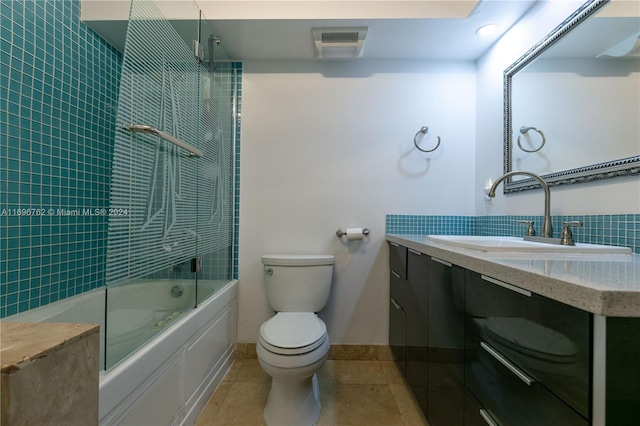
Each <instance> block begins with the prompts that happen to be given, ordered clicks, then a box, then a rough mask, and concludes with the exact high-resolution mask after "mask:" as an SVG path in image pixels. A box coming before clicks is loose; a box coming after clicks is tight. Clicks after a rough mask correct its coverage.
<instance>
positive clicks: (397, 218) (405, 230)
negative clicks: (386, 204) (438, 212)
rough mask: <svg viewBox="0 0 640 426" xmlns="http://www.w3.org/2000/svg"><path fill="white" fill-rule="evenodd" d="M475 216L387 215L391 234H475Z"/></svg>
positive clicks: (387, 226) (388, 230)
mask: <svg viewBox="0 0 640 426" xmlns="http://www.w3.org/2000/svg"><path fill="white" fill-rule="evenodd" d="M474 219H475V218H474V217H473V216H420V215H387V217H386V230H387V233H389V234H418V235H428V234H433V235H473V234H474Z"/></svg>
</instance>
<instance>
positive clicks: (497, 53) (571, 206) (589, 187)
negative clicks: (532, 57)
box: [474, 0, 640, 215]
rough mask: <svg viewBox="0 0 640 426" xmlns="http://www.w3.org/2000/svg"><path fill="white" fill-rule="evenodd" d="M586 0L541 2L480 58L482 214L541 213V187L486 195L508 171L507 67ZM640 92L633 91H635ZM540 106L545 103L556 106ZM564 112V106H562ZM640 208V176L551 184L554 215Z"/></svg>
mask: <svg viewBox="0 0 640 426" xmlns="http://www.w3.org/2000/svg"><path fill="white" fill-rule="evenodd" d="M582 3H583V2H582V1H572V0H563V1H547V2H540V3H537V4H536V5H535V6H534V7H533V8H532V9H531V10H530V11H529V12H528V13H527V14H526V15H525V17H524V18H523V19H521V20H520V21H519V22H518V23H517V24H516V25H515V26H514V28H512V29H511V30H510V31H509V32H508V33H507V34H505V36H503V37H502V38H501V39H500V40H499V41H498V43H496V44H495V45H494V47H493V48H492V49H491V50H490V51H489V52H488V53H487V54H485V55H484V56H483V57H482V58H480V59H479V60H478V79H477V86H478V92H477V98H476V101H477V121H476V123H477V133H476V140H477V147H476V181H475V188H474V191H475V192H474V194H475V200H476V214H477V215H487V214H490V215H493V214H496V215H499V214H507V215H530V214H533V215H541V214H542V213H543V201H542V200H543V195H542V191H541V190H534V191H525V192H524V193H519V194H509V195H507V196H505V195H503V194H502V189H500V190H499V191H498V192H499V195H497V196H496V198H495V199H494V200H492V201H491V202H485V201H484V200H483V193H482V189H483V187H484V185H485V182H486V180H487V179H488V178H489V177H492V178H493V180H495V179H496V178H497V177H499V176H501V175H502V173H503V165H502V156H503V153H502V146H503V144H502V140H503V134H502V127H503V112H502V85H503V81H502V79H503V71H504V70H505V69H506V68H507V67H508V66H509V65H511V64H512V63H513V62H514V61H515V60H517V59H518V58H519V57H520V56H522V55H523V54H524V53H525V52H526V51H527V50H529V49H530V48H531V47H532V46H533V45H535V44H536V43H537V42H538V41H540V40H541V39H542V38H543V37H544V36H546V35H547V34H548V33H549V32H550V31H551V30H553V29H554V28H555V27H556V26H557V25H559V24H560V23H561V22H562V21H564V19H565V18H566V17H567V16H569V15H571V13H572V12H573V11H575V10H576V9H577V8H578V7H579V6H580V4H582ZM633 95H635V96H637V94H630V96H633ZM553 107H554V106H553V105H540V108H553ZM558 114H559V115H561V114H562V111H558ZM638 211H640V180H639V179H638V178H637V177H631V178H621V179H613V180H609V181H606V180H605V181H602V182H598V183H583V184H578V185H572V186H559V187H553V188H551V214H552V215H559V214H560V215H571V214H623V213H638Z"/></svg>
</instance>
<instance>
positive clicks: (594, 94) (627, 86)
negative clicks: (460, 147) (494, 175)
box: [504, 0, 640, 192]
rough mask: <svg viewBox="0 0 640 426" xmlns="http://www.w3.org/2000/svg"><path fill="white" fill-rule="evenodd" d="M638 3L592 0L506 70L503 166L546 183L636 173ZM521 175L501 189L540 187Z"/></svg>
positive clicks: (639, 156)
mask: <svg viewBox="0 0 640 426" xmlns="http://www.w3.org/2000/svg"><path fill="white" fill-rule="evenodd" d="M639 117H640V8H638V4H637V3H636V2H627V1H609V0H591V1H588V2H586V3H585V4H583V5H582V6H581V7H580V8H579V9H578V10H577V11H576V12H574V13H573V14H572V15H571V16H570V17H569V18H567V19H566V20H565V21H564V22H563V23H562V24H560V25H559V26H558V27H557V28H556V29H554V30H553V31H552V32H551V33H550V34H549V35H547V36H546V37H545V38H544V39H543V40H542V41H540V42H539V43H538V44H536V45H535V46H534V47H533V48H531V49H530V50H529V51H528V52H527V53H525V54H524V55H523V56H522V57H521V58H520V59H518V60H517V61H516V62H515V63H513V64H512V65H511V66H510V67H509V68H507V69H506V70H505V71H504V120H505V123H504V124H505V125H504V171H505V173H507V172H510V171H516V170H521V171H529V172H533V173H536V174H539V175H540V176H542V177H543V178H544V180H545V181H546V182H548V183H549V185H561V184H562V185H564V184H574V183H581V182H592V181H596V180H600V179H608V178H614V177H622V176H631V175H637V174H640V118H639ZM538 187H539V184H538V183H537V182H536V181H534V180H532V179H530V178H527V177H526V176H522V177H521V176H513V177H512V178H511V179H509V180H508V181H507V182H505V186H504V190H505V192H516V191H523V190H527V189H533V188H538Z"/></svg>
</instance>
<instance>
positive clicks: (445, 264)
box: [431, 256, 453, 268]
mask: <svg viewBox="0 0 640 426" xmlns="http://www.w3.org/2000/svg"><path fill="white" fill-rule="evenodd" d="M431 260H433V261H435V262H438V263H442V264H443V265H444V266H448V267H449V268H451V266H453V265H452V264H451V263H449V262H447V261H446V260H442V259H438V258H437V257H433V256H431Z"/></svg>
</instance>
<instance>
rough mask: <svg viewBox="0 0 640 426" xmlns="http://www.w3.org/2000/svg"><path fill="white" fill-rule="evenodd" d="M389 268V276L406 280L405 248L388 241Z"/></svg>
mask: <svg viewBox="0 0 640 426" xmlns="http://www.w3.org/2000/svg"><path fill="white" fill-rule="evenodd" d="M389 268H390V269H391V274H392V275H394V273H395V275H396V276H397V277H398V278H401V279H403V280H405V279H407V248H406V247H403V246H401V245H399V244H396V243H392V242H391V241H389Z"/></svg>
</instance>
